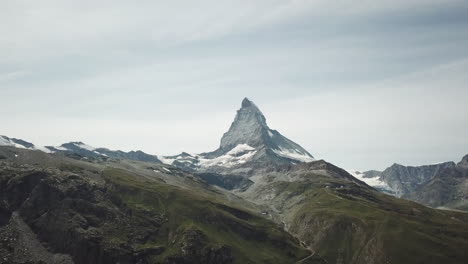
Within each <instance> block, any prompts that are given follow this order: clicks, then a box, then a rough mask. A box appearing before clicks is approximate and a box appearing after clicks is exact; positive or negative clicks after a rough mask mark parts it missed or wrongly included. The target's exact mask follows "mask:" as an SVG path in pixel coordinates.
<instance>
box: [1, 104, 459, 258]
mask: <svg viewBox="0 0 468 264" xmlns="http://www.w3.org/2000/svg"><path fill="white" fill-rule="evenodd" d="M0 145H2V146H0V256H1V258H0V263H79V264H81V263H83V264H85V263H86V264H88V263H356V264H360V263H379V264H380V263H382V264H383V263H394V264H400V263H421V264H422V263H425V264H428V263H460V264H461V263H466V260H467V259H468V214H467V213H465V212H461V211H454V210H439V209H435V208H431V207H438V206H445V205H446V204H450V205H452V204H455V203H456V201H458V200H459V198H460V197H461V196H462V197H466V192H465V191H466V189H467V188H466V184H467V182H466V180H465V179H466V177H467V174H466V168H467V167H468V166H467V164H468V158H467V157H465V158H463V160H462V162H460V163H458V164H454V163H453V164H452V163H448V164H440V165H437V166H436V167H431V166H429V167H424V168H406V167H403V166H401V165H394V166H392V167H393V168H391V169H387V170H386V171H384V172H378V171H372V172H366V173H359V172H352V173H349V172H348V171H346V170H344V169H341V168H340V167H338V166H336V165H334V164H331V163H329V162H327V161H324V160H320V159H316V158H314V157H313V156H312V155H311V154H310V153H309V152H308V151H307V150H305V149H304V148H303V147H301V146H300V145H299V144H297V143H295V142H293V141H292V140H290V139H288V138H286V137H285V136H283V135H282V134H280V132H278V131H276V130H272V129H270V128H269V127H268V125H267V121H266V118H265V116H264V115H263V114H262V112H261V111H260V110H259V108H258V107H257V106H256V105H255V104H254V103H253V102H252V101H250V100H249V99H247V98H245V99H244V100H243V101H242V103H241V108H240V109H239V110H238V111H237V114H236V116H235V119H234V121H233V122H232V124H231V126H230V128H229V130H228V131H227V132H226V133H225V134H224V135H223V136H222V138H221V142H220V145H219V148H217V149H216V150H214V151H211V152H205V153H199V154H190V153H185V152H184V153H181V154H178V155H174V156H156V155H151V154H147V153H144V152H141V151H131V152H123V151H118V150H109V149H106V148H95V147H92V146H89V145H87V144H85V143H83V142H70V143H65V144H62V145H61V146H56V147H51V146H47V147H40V146H36V145H34V144H33V143H29V142H26V141H24V140H20V139H14V138H9V137H6V136H2V137H0ZM407 182H410V184H407ZM371 185H374V186H375V187H373V186H371ZM446 190H450V194H447V193H444V191H446ZM389 193H390V194H391V195H390V194H389ZM416 193H417V195H416ZM413 195H414V196H413ZM463 195H465V196H463ZM438 196H440V199H443V200H444V202H443V203H442V204H438V203H436V202H432V201H433V200H435V199H436V198H437V197H438ZM434 197H436V198H434ZM404 198H406V199H404ZM407 199H412V200H415V201H419V202H421V203H424V204H427V205H429V206H431V207H427V206H424V205H421V204H419V203H417V202H414V201H410V200H407ZM431 199H433V200H431ZM437 199H439V198H437ZM457 205H458V203H457ZM460 208H461V209H463V208H465V207H463V206H462V205H460Z"/></svg>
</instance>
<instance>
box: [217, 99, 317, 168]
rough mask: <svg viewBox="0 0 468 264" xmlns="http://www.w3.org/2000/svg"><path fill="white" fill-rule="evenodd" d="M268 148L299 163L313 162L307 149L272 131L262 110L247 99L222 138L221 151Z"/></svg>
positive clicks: (243, 101)
mask: <svg viewBox="0 0 468 264" xmlns="http://www.w3.org/2000/svg"><path fill="white" fill-rule="evenodd" d="M241 144H246V145H248V146H250V147H253V148H256V149H261V148H266V149H269V150H271V151H272V152H274V153H276V155H277V156H281V157H284V158H288V159H293V160H299V161H311V160H313V157H312V155H310V154H309V153H308V152H307V151H306V150H305V149H303V148H302V147H301V146H299V145H298V144H296V143H294V142H293V141H291V140H289V139H287V138H285V137H284V136H282V135H281V134H280V133H279V132H278V131H276V130H271V129H270V128H269V127H268V125H267V122H266V118H265V116H264V115H263V114H262V112H261V111H260V109H259V108H258V107H257V106H256V105H255V104H254V103H253V102H252V101H251V100H249V99H248V98H247V97H246V98H244V100H242V104H241V108H240V109H239V110H237V114H236V117H235V119H234V122H232V124H231V126H230V128H229V130H228V131H227V132H226V133H224V135H223V137H222V138H221V144H220V147H219V150H218V151H220V152H221V153H227V152H228V151H230V150H231V149H233V148H235V147H236V146H238V145H241Z"/></svg>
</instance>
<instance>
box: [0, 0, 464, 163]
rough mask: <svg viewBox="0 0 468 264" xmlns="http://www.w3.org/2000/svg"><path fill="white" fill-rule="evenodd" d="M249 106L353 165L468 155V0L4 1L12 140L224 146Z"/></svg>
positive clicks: (0, 5)
mask: <svg viewBox="0 0 468 264" xmlns="http://www.w3.org/2000/svg"><path fill="white" fill-rule="evenodd" d="M244 97H249V98H250V99H251V100H253V101H254V102H255V103H256V104H257V105H258V106H259V107H260V109H261V110H262V111H263V113H264V114H265V116H266V117H267V120H268V124H269V125H270V127H271V128H273V129H277V130H279V131H280V132H281V133H282V134H283V135H285V136H287V137H288V138H290V139H292V140H294V141H296V142H297V143H299V144H301V145H302V146H303V147H305V148H306V149H307V150H309V152H311V153H312V154H313V155H314V156H315V157H316V158H323V159H326V160H328V161H331V162H333V163H335V164H337V165H338V166H341V167H344V168H348V169H352V168H354V169H360V170H364V169H373V168H376V169H382V168H385V167H387V166H389V165H391V164H392V163H394V162H397V163H402V164H408V165H419V164H427V163H436V162H441V161H446V160H455V161H458V160H460V159H461V157H462V156H463V155H464V154H468V1H456V0H440V1H436V0H413V1H411V0H391V1H377V0H361V1H352V0H341V1H330V0H318V1H312V0H311V1H305V0H296V1H286V0H282V1H275V0H254V1H252V0H249V1H242V0H234V1H222V0H213V1H174V0H172V1H116V0H112V1H95V0H94V1H83V0H80V1H66V0H60V1H49V0H43V1H32V0H31V1H21V0H1V1H0V102H1V107H0V135H7V136H10V137H18V138H23V139H25V140H28V141H32V142H33V143H35V144H38V145H59V144H61V143H63V142H67V141H72V140H73V141H78V140H79V141H84V142H86V143H88V144H90V145H94V146H97V147H100V146H103V147H109V148H113V149H122V150H132V149H141V150H143V151H146V152H149V153H154V154H176V153H179V152H181V151H187V152H195V153H197V152H204V151H210V150H214V149H215V148H217V146H218V145H219V140H220V138H221V136H222V133H223V132H225V131H226V130H227V129H228V127H229V125H230V124H231V122H232V120H233V118H234V115H235V111H236V110H237V109H238V108H239V107H240V103H241V100H242V99H243V98H244Z"/></svg>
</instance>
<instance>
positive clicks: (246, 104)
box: [242, 97, 255, 108]
mask: <svg viewBox="0 0 468 264" xmlns="http://www.w3.org/2000/svg"><path fill="white" fill-rule="evenodd" d="M251 106H255V104H254V103H253V102H252V101H250V100H249V98H247V97H245V98H244V100H242V108H247V107H251Z"/></svg>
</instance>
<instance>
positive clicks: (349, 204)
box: [259, 174, 468, 263]
mask: <svg viewBox="0 0 468 264" xmlns="http://www.w3.org/2000/svg"><path fill="white" fill-rule="evenodd" d="M327 186H328V187H327ZM268 189H273V190H274V192H275V197H276V198H275V199H274V200H273V201H271V203H272V204H275V205H276V208H277V209H278V208H279V209H280V210H282V219H283V221H284V222H285V223H286V225H287V226H288V229H289V231H290V232H291V233H293V234H296V235H297V236H298V237H299V238H300V239H301V240H302V241H304V242H305V243H306V244H307V245H309V246H311V247H312V248H313V249H314V250H316V251H317V252H318V253H320V255H321V256H323V257H324V258H325V259H326V260H327V261H328V262H329V263H466V259H468V254H467V251H468V214H465V213H457V212H449V211H441V210H435V209H431V208H427V207H424V206H421V205H419V204H416V203H414V202H410V201H406V200H402V199H397V198H394V197H391V196H387V195H385V194H381V193H378V192H375V191H372V190H370V189H367V188H363V187H358V186H356V185H354V184H350V183H349V182H345V181H341V180H339V179H331V178H328V177H323V176H319V175H313V174H311V175H308V177H307V180H305V181H299V182H285V181H279V182H274V183H272V184H271V185H269V186H268V187H266V188H265V189H264V191H267V190H268ZM261 193H262V190H259V195H261Z"/></svg>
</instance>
